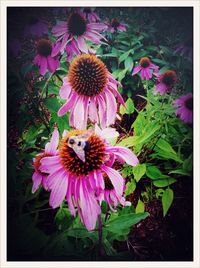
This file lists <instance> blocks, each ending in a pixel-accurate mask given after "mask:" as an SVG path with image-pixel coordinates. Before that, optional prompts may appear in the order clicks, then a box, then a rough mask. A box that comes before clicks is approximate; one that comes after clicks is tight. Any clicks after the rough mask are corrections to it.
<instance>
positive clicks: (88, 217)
mask: <svg viewBox="0 0 200 268" xmlns="http://www.w3.org/2000/svg"><path fill="white" fill-rule="evenodd" d="M86 184H87V180H86V179H85V178H84V179H82V178H80V189H79V191H80V207H81V212H82V220H83V222H84V224H85V226H86V228H87V229H88V231H91V230H93V229H94V228H95V226H96V221H97V217H98V215H99V214H100V207H99V205H98V204H97V200H96V199H95V197H94V196H93V194H92V193H89V192H88V187H87V185H86Z"/></svg>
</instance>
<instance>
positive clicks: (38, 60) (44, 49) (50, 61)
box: [33, 39, 60, 75]
mask: <svg viewBox="0 0 200 268" xmlns="http://www.w3.org/2000/svg"><path fill="white" fill-rule="evenodd" d="M52 50H53V45H52V43H51V42H50V41H49V40H48V39H40V40H39V41H38V43H37V53H38V54H37V55H36V56H35V58H34V60H33V62H34V64H36V65H38V66H39V67H40V74H41V75H45V73H46V72H47V70H49V71H50V72H52V73H53V72H55V70H56V69H57V68H58V67H59V66H60V62H59V60H58V59H57V58H55V57H52Z"/></svg>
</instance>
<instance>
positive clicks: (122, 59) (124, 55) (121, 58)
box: [119, 49, 132, 63]
mask: <svg viewBox="0 0 200 268" xmlns="http://www.w3.org/2000/svg"><path fill="white" fill-rule="evenodd" d="M131 51H132V49H130V50H129V51H126V52H125V53H123V54H122V55H121V56H120V57H119V63H121V62H122V61H124V60H125V59H126V58H127V57H128V55H129V54H130V53H131Z"/></svg>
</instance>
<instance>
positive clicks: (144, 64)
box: [139, 57, 151, 68]
mask: <svg viewBox="0 0 200 268" xmlns="http://www.w3.org/2000/svg"><path fill="white" fill-rule="evenodd" d="M150 63H151V61H150V59H149V58H148V57H143V58H141V59H140V62H139V64H140V65H141V66H142V67H143V68H147V67H149V65H150Z"/></svg>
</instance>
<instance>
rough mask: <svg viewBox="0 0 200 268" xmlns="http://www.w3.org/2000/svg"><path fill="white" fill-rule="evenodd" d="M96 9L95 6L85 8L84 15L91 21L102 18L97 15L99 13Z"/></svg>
mask: <svg viewBox="0 0 200 268" xmlns="http://www.w3.org/2000/svg"><path fill="white" fill-rule="evenodd" d="M94 10H95V8H91V7H85V8H83V16H84V18H85V19H86V20H88V21H89V22H97V21H100V20H101V19H100V18H99V16H98V15H97V13H96V12H94Z"/></svg>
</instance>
